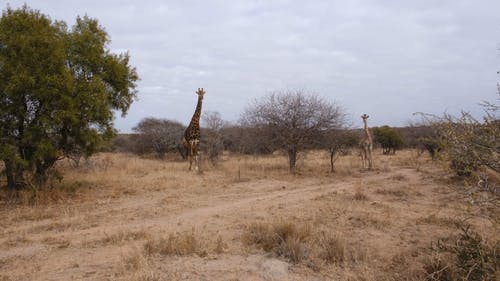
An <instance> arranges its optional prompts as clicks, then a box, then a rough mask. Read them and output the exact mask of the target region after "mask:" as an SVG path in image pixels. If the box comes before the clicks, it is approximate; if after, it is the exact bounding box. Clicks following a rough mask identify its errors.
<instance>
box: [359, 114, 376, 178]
mask: <svg viewBox="0 0 500 281" xmlns="http://www.w3.org/2000/svg"><path fill="white" fill-rule="evenodd" d="M368 117H370V116H369V115H366V114H363V115H362V116H361V118H362V119H363V131H364V133H365V135H364V137H363V139H362V140H361V142H360V143H359V146H360V148H361V160H362V161H363V168H368V170H372V169H373V159H372V150H373V139H372V135H371V133H370V130H368Z"/></svg>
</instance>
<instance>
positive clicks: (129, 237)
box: [98, 230, 149, 245]
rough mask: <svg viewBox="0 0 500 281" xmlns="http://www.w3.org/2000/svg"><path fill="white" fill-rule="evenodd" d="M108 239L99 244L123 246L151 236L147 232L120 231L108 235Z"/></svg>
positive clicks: (100, 241) (103, 239)
mask: <svg viewBox="0 0 500 281" xmlns="http://www.w3.org/2000/svg"><path fill="white" fill-rule="evenodd" d="M105 236H106V237H104V238H102V239H100V240H99V241H98V244H100V245H123V244H124V243H126V242H129V241H135V240H143V239H146V238H148V237H149V235H148V234H147V233H146V232H145V231H142V230H141V231H129V232H126V231H123V230H120V231H118V232H116V233H114V234H111V235H108V234H105Z"/></svg>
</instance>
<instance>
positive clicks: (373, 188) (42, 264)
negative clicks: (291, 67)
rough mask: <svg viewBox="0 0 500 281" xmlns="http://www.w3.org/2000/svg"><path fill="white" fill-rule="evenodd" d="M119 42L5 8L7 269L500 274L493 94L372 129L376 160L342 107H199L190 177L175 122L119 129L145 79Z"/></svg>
mask: <svg viewBox="0 0 500 281" xmlns="http://www.w3.org/2000/svg"><path fill="white" fill-rule="evenodd" d="M108 42H109V36H108V35H107V34H106V32H105V31H104V28H103V27H101V26H100V25H99V24H98V21H97V20H95V19H91V18H89V17H87V16H85V17H78V18H77V20H76V24H75V25H74V26H73V27H71V28H68V27H67V25H66V23H64V22H59V21H53V20H51V19H50V18H49V17H47V16H46V15H43V14H42V13H40V12H39V11H35V10H32V9H30V8H29V7H27V6H24V7H23V8H21V9H18V10H13V9H10V8H7V9H6V10H5V11H4V12H3V14H2V18H1V19H0V159H1V160H2V165H1V166H0V171H1V177H2V179H1V180H0V185H1V187H0V217H1V218H2V219H0V249H1V251H0V280H37V279H38V280H57V279H59V280H66V279H67V280H70V279H86V280H180V279H183V280H199V279H203V280H205V279H206V280H229V279H234V280H240V279H243V280H245V279H252V280H498V279H499V278H500V263H499V261H500V242H499V237H498V233H499V222H500V221H499V218H500V208H499V199H500V197H499V195H500V187H499V186H500V176H499V172H500V168H499V166H498V165H499V163H500V159H499V152H500V142H499V129H500V122H499V119H498V109H499V106H498V103H497V102H491V103H484V104H483V107H484V109H485V116H483V117H482V118H481V119H478V118H476V117H473V116H472V115H470V114H468V113H466V112H464V113H462V114H461V115H460V116H458V117H456V116H452V115H443V116H431V115H427V114H421V115H420V116H422V117H423V118H422V121H421V122H420V123H419V124H418V125H413V126H409V127H406V128H391V127H389V126H384V127H379V128H374V129H373V130H372V132H373V134H374V140H375V151H374V153H373V157H374V162H375V168H374V169H373V170H366V169H363V166H362V163H361V160H360V158H359V147H358V145H359V141H360V137H361V136H362V132H361V131H360V130H358V129H353V128H349V127H348V126H346V125H347V120H346V117H345V116H346V113H347V112H346V110H347V109H345V108H343V107H341V106H340V105H339V104H338V103H334V102H331V101H328V100H326V99H324V98H322V97H320V96H319V95H316V94H314V93H308V92H306V91H302V90H281V91H276V92H273V93H270V94H268V95H267V96H264V97H263V98H261V99H258V100H255V101H254V102H253V103H251V104H250V105H249V106H248V107H247V108H246V109H245V110H244V112H243V113H242V115H241V120H240V121H239V122H237V123H229V122H226V121H224V120H223V118H222V115H221V114H220V113H218V112H204V114H203V116H202V126H203V129H202V130H203V131H202V144H201V147H202V149H201V151H202V158H203V160H204V161H203V166H202V169H201V172H200V173H191V172H189V171H188V170H187V167H188V165H187V164H186V162H184V161H182V160H183V159H184V158H185V156H186V154H185V151H183V148H182V147H181V146H180V138H181V136H182V132H183V131H184V129H185V127H184V125H183V124H182V123H180V122H178V121H175V120H169V119H157V118H150V117H146V118H145V119H143V120H142V121H140V122H139V123H138V124H137V125H136V126H135V127H134V129H133V130H134V134H127V135H118V136H116V134H115V130H114V128H113V117H114V114H115V112H117V111H118V112H121V113H122V114H125V113H126V112H127V110H128V109H129V107H130V106H131V104H132V102H133V101H134V98H135V96H136V91H135V87H136V85H135V83H136V81H137V79H138V76H137V72H136V70H135V68H134V67H132V66H130V65H129V57H128V54H126V53H125V54H112V53H111V52H110V51H109V49H108V48H107V44H108ZM499 95H500V93H499ZM396 151H398V153H396ZM425 152H428V153H425ZM81 159H82V160H81Z"/></svg>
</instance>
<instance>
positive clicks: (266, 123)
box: [241, 90, 345, 173]
mask: <svg viewBox="0 0 500 281" xmlns="http://www.w3.org/2000/svg"><path fill="white" fill-rule="evenodd" d="M241 123H242V125H243V126H245V127H249V128H257V129H258V130H256V131H258V132H259V133H261V134H264V133H265V134H267V137H269V139H270V140H271V142H272V144H271V145H276V147H279V148H281V149H283V150H285V151H286V152H287V154H288V162H289V167H290V172H291V173H295V168H296V162H297V154H298V153H299V151H301V150H303V149H305V148H307V147H309V146H312V145H314V143H315V141H317V140H318V139H321V137H322V135H324V134H325V133H326V132H327V131H328V130H330V129H335V128H340V127H342V125H343V124H344V123H345V114H344V110H343V108H342V107H340V106H338V105H336V104H335V103H332V102H330V101H327V100H325V99H323V98H320V97H318V96H317V95H315V94H312V93H305V92H304V91H302V90H284V91H277V92H272V93H270V94H269V95H267V96H265V97H263V98H262V99H260V100H255V101H254V102H253V103H252V104H251V105H250V106H248V107H247V108H246V109H245V111H244V113H243V115H242V117H241Z"/></svg>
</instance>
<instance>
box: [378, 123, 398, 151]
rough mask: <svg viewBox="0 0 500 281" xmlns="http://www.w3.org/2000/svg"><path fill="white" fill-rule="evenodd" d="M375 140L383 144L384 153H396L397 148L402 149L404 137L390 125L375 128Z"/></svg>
mask: <svg viewBox="0 0 500 281" xmlns="http://www.w3.org/2000/svg"><path fill="white" fill-rule="evenodd" d="M373 135H374V137H375V141H376V142H378V143H379V144H380V145H381V146H382V153H383V154H391V153H392V154H395V153H396V150H397V149H400V148H401V147H402V146H403V144H404V141H403V137H401V135H400V134H399V132H398V131H397V130H396V129H394V128H391V127H389V126H383V127H376V128H373Z"/></svg>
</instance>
